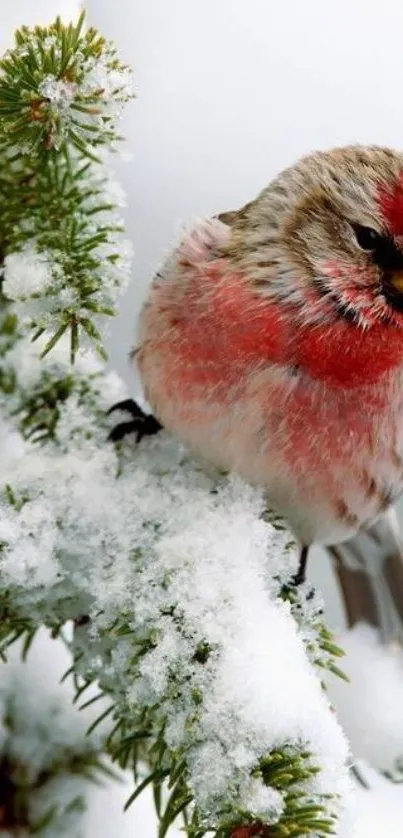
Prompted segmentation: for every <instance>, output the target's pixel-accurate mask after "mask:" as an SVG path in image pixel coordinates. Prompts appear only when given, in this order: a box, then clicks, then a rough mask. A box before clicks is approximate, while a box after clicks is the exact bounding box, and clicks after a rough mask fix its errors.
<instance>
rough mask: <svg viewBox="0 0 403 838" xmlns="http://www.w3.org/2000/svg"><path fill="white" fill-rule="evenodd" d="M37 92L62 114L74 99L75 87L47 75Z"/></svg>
mask: <svg viewBox="0 0 403 838" xmlns="http://www.w3.org/2000/svg"><path fill="white" fill-rule="evenodd" d="M39 92H40V93H41V94H42V96H44V97H45V99H49V101H50V102H52V103H53V104H54V105H55V106H56V107H57V108H60V110H61V111H62V112H63V111H64V110H65V109H66V108H68V107H69V106H70V103H71V101H72V100H73V99H74V97H75V95H76V92H77V85H76V84H72V83H71V82H68V81H63V80H62V79H58V78H56V76H51V75H49V76H46V78H45V79H44V81H43V82H41V84H40V85H39Z"/></svg>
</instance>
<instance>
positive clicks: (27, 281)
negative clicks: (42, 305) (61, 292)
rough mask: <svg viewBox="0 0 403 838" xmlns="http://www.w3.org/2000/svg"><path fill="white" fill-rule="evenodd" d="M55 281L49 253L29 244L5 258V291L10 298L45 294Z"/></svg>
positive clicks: (24, 297) (16, 298)
mask: <svg viewBox="0 0 403 838" xmlns="http://www.w3.org/2000/svg"><path fill="white" fill-rule="evenodd" d="M52 281H53V275H52V266H51V261H50V258H49V255H48V254H47V253H46V252H44V251H42V252H40V251H38V250H37V249H36V247H34V246H30V245H28V246H27V247H24V248H23V249H22V250H21V251H20V252H19V253H10V254H9V255H8V256H6V257H5V259H4V281H3V292H4V294H5V295H6V296H7V297H9V299H10V300H24V299H26V298H27V297H32V296H34V295H37V294H44V293H46V291H48V290H49V289H50V288H51V284H52Z"/></svg>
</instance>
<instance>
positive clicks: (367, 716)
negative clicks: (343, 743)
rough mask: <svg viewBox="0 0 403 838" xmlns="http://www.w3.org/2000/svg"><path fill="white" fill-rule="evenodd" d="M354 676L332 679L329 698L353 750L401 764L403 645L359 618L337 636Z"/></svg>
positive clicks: (380, 762)
mask: <svg viewBox="0 0 403 838" xmlns="http://www.w3.org/2000/svg"><path fill="white" fill-rule="evenodd" d="M338 642H339V644H340V646H341V647H342V648H343V649H344V651H345V653H346V657H345V658H343V662H342V666H343V671H344V672H345V673H346V674H347V675H348V677H349V678H350V683H349V684H346V683H344V682H342V681H339V680H338V679H332V680H331V683H329V693H330V697H331V701H332V703H333V705H334V706H335V708H336V711H337V714H338V716H339V718H340V720H341V723H342V725H343V728H344V730H345V732H346V735H347V736H348V739H349V742H350V746H351V749H352V752H353V753H354V755H355V756H356V757H357V758H362V759H365V760H366V761H367V762H368V763H370V764H372V765H373V766H377V767H378V768H379V769H381V770H384V771H393V770H394V769H395V768H396V763H397V761H398V760H399V759H400V761H401V762H402V764H403V649H402V647H401V646H400V645H399V644H397V643H396V644H390V645H389V646H387V647H385V646H384V645H382V643H381V641H380V639H379V636H378V634H377V632H376V631H375V629H373V628H372V627H371V626H368V625H365V624H360V625H357V626H355V628H354V629H352V630H350V631H349V632H346V633H344V634H343V635H341V637H339V638H338Z"/></svg>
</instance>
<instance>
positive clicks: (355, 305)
mask: <svg viewBox="0 0 403 838" xmlns="http://www.w3.org/2000/svg"><path fill="white" fill-rule="evenodd" d="M133 355H134V356H135V359H136V362H137V363H138V366H139V370H140V374H141V378H142V381H143V384H144V388H145V393H146V396H147V399H148V400H149V402H150V404H151V406H152V409H153V411H154V414H155V417H156V418H154V417H152V416H149V417H145V416H144V415H141V413H140V412H139V410H138V408H133V410H134V413H135V416H134V419H133V422H132V423H124V424H123V425H121V426H118V430H117V431H116V432H115V434H114V437H115V438H118V437H119V435H121V434H122V433H123V429H128V428H129V427H130V426H131V427H133V428H136V429H137V430H138V431H140V432H141V433H147V432H148V433H153V432H155V431H157V430H158V429H159V427H161V425H163V426H165V427H166V428H167V429H168V430H169V431H171V432H172V433H174V434H176V435H177V436H178V437H179V439H180V440H182V441H183V442H184V443H186V444H187V445H188V446H189V448H190V449H192V450H193V451H195V452H196V453H198V454H201V455H202V456H203V457H205V458H207V459H209V460H211V461H212V462H213V463H214V464H215V465H217V466H219V467H221V468H224V469H228V470H230V471H233V472H237V473H238V474H240V475H242V476H243V477H244V478H245V479H246V480H248V481H250V482H251V483H254V484H256V485H258V486H262V487H263V488H264V490H265V493H266V495H267V501H268V504H269V505H270V506H271V507H273V508H275V509H276V510H278V511H279V512H280V513H281V514H282V515H283V516H285V518H286V519H287V520H288V521H289V523H290V526H291V527H292V529H293V530H294V532H295V534H296V536H297V538H298V539H299V541H300V543H301V545H302V548H303V549H302V553H301V567H300V573H299V576H298V579H297V580H296V581H301V580H302V579H303V578H304V572H305V563H306V556H307V550H308V547H309V546H310V545H311V544H313V543H318V544H323V545H327V546H328V547H329V548H330V549H331V551H332V553H333V555H336V556H337V557H338V558H340V556H341V555H342V553H343V552H344V558H346V556H348V558H349V567H347V566H343V565H340V566H339V573H340V577H341V581H342V584H343V586H344V587H345V588H346V591H347V594H346V596H347V606H348V609H349V611H350V612H351V613H350V614H349V616H350V622H354V621H355V620H356V619H359V618H360V617H366V618H367V619H369V620H370V621H372V622H374V623H376V624H381V623H383V625H384V627H385V620H386V619H387V618H386V617H385V613H386V612H385V611H384V606H383V604H382V602H381V601H380V597H379V591H380V590H381V588H382V586H383V588H385V584H384V583H385V580H386V587H389V592H388V597H389V600H390V602H389V605H390V606H391V607H392V605H393V603H392V600H393V601H394V608H395V611H396V609H397V610H398V611H399V610H400V613H401V614H402V616H403V565H402V559H401V553H400V546H399V544H398V541H397V538H396V536H395V534H394V532H393V530H392V529H391V527H390V525H389V524H388V523H387V521H388V519H387V516H386V517H385V513H386V512H387V511H388V510H389V509H390V507H391V505H392V504H393V502H394V501H395V500H396V498H398V497H399V495H400V494H401V493H402V490H403V153H402V154H401V153H398V152H395V151H392V150H389V149H387V148H378V147H361V146H351V147H347V148H340V149H335V150H332V151H328V152H317V153H315V154H312V155H310V156H308V157H305V158H303V159H302V160H300V161H299V162H298V163H297V164H296V165H294V166H292V167H291V168H288V169H287V170H285V171H284V172H283V173H282V174H280V175H279V176H278V177H277V178H276V179H275V180H274V181H273V182H272V183H271V184H270V185H269V186H268V187H267V188H266V189H264V190H263V192H261V193H260V195H258V197H257V198H256V199H255V200H253V201H251V202H250V203H249V204H247V205H246V206H244V207H243V208H242V209H240V210H238V211H236V212H229V213H223V214H222V215H219V216H217V217H216V218H213V219H212V220H209V221H204V222H201V223H200V224H199V225H198V226H196V227H195V229H193V230H192V231H190V232H189V234H188V235H186V236H185V237H184V238H183V241H182V242H181V243H180V245H179V246H178V247H177V248H176V250H174V252H173V253H172V255H171V256H170V258H169V259H168V261H167V262H166V264H165V265H164V266H163V268H162V270H161V271H160V272H159V273H158V274H157V276H156V278H155V280H154V282H153V285H152V288H151V292H150V295H149V298H148V300H147V302H146V305H145V307H144V310H143V312H142V315H141V321H140V341H139V348H138V350H136V352H135V353H133ZM136 410H137V411H138V412H137V414H136ZM119 428H120V430H119ZM365 532H366V533H368V534H369V536H371V538H369V537H367V545H369V544H370V542H371V540H372V545H374V544H375V542H376V540H379V536H380V535H381V534H382V537H383V535H385V536H386V541H384V544H385V549H383V547H382V550H383V553H382V555H381V557H380V558H378V560H377V564H376V565H374V567H373V569H372V571H371V573H372V576H374V575H375V577H378V583H379V584H378V585H375V586H374V585H371V584H370V580H371V573H370V574H369V576H368V569H369V568H368V551H367V548H366V547H365ZM343 542H346V545H345V546H344V545H343V544H341V543H343ZM340 544H341V546H337V545H340ZM364 547H365V549H364ZM352 561H354V562H355V565H354V566H352V565H351V562H352ZM354 568H355V570H354ZM357 581H359V585H358V587H357ZM385 589H386V588H385ZM384 617H385V619H383V618H384Z"/></svg>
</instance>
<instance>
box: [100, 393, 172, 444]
mask: <svg viewBox="0 0 403 838" xmlns="http://www.w3.org/2000/svg"><path fill="white" fill-rule="evenodd" d="M115 410H122V411H124V412H126V413H129V414H130V416H131V417H132V418H131V419H130V420H129V421H128V422H120V423H119V425H115V427H114V428H112V430H111V431H110V433H109V435H108V439H109V440H111V441H112V442H119V441H120V440H121V439H123V438H124V437H125V436H128V434H134V435H135V438H136V442H140V440H141V439H143V437H144V436H153V435H154V434H157V433H158V431H160V430H161V429H162V425H160V423H159V422H158V420H157V419H156V418H155V416H153V415H152V414H151V413H148V414H147V413H144V410H142V409H141V407H140V406H139V405H138V404H137V402H135V401H134V400H133V399H124V401H122V402H116V404H114V405H112V407H110V408H109V410H108V416H109V415H110V414H111V413H113V411H115Z"/></svg>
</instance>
